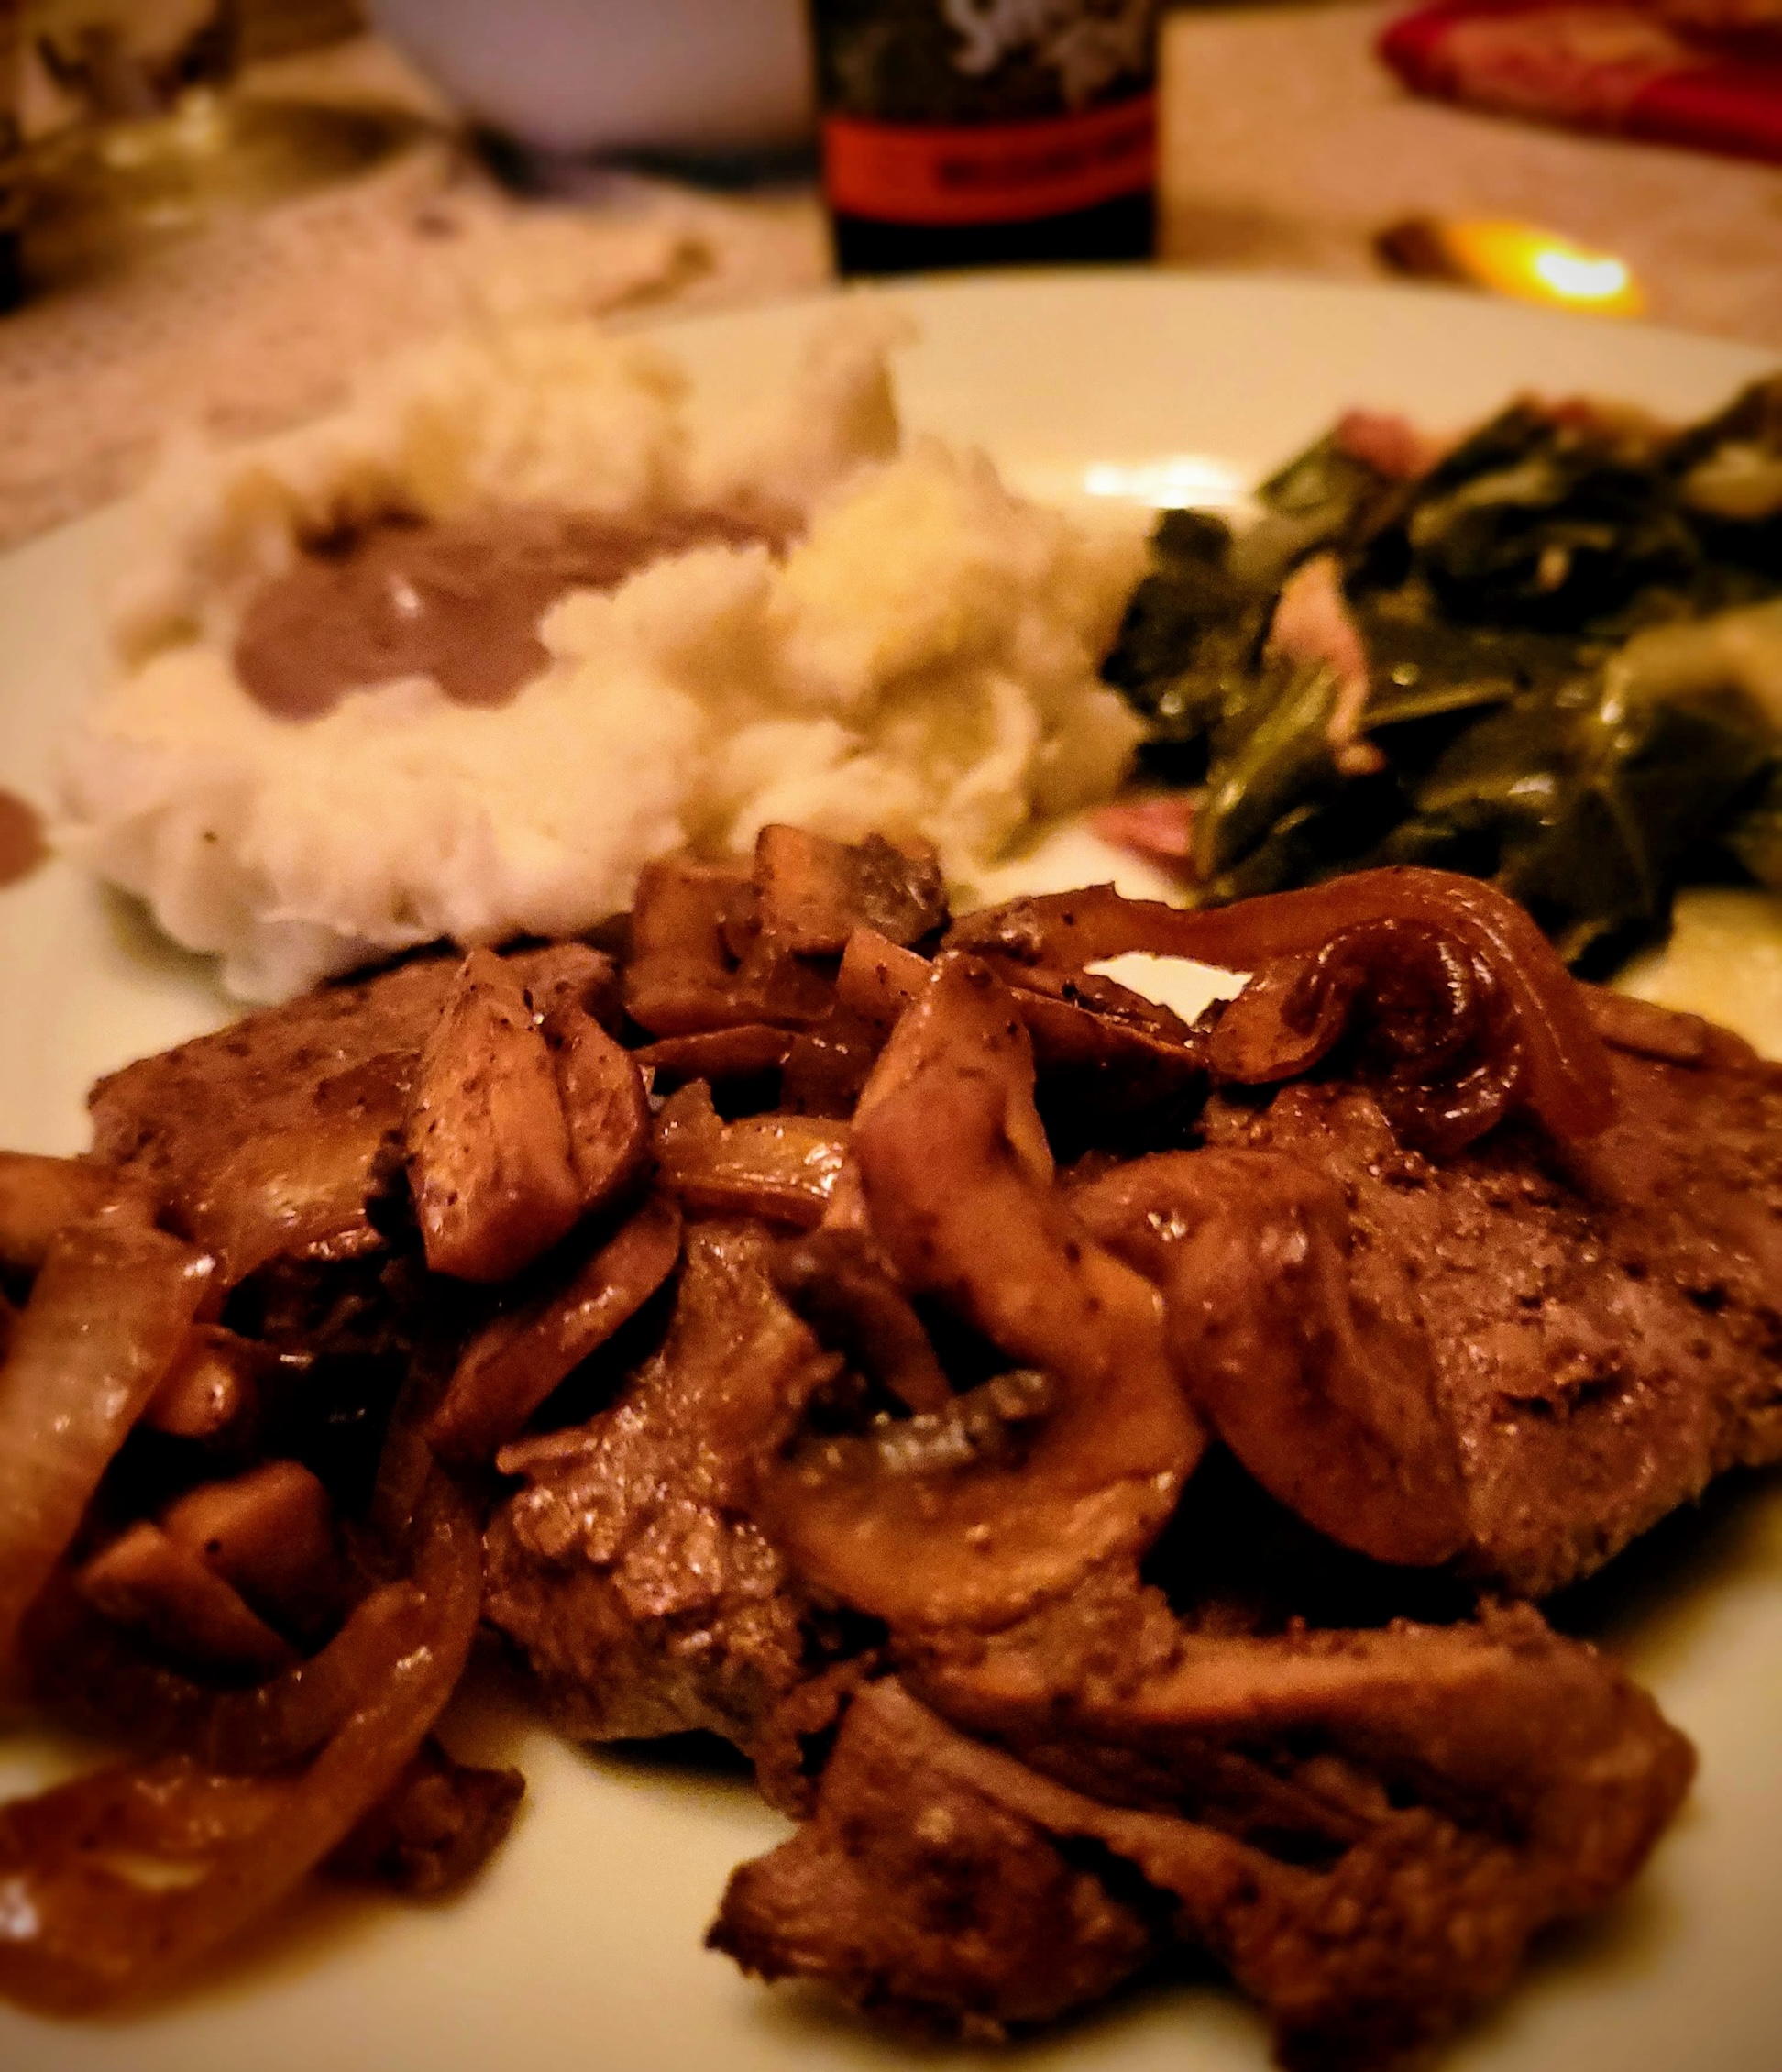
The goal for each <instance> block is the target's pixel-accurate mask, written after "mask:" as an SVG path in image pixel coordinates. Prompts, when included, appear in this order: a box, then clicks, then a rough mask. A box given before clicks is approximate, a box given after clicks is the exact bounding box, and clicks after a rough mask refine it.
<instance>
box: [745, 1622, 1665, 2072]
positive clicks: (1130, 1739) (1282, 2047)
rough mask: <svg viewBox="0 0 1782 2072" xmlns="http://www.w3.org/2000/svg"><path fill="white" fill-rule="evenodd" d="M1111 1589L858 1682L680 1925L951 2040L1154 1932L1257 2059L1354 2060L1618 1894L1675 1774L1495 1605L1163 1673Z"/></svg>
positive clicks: (1372, 2056)
mask: <svg viewBox="0 0 1782 2072" xmlns="http://www.w3.org/2000/svg"><path fill="white" fill-rule="evenodd" d="M1117 1595H1118V1593H1113V1595H1112V1596H1110V1597H1109V1598H1107V1599H1106V1601H1104V1602H1102V1603H1099V1604H1093V1605H1091V1606H1089V1607H1087V1608H1086V1609H1085V1608H1083V1607H1068V1606H1067V1607H1057V1608H1054V1610H1053V1611H1052V1612H1051V1613H1050V1614H1043V1615H1040V1616H1039V1618H1037V1619H1035V1620H1033V1621H1031V1622H1028V1626H1026V1627H1025V1628H1022V1629H1019V1630H1017V1632H1015V1633H1012V1634H1010V1635H1008V1636H1005V1637H1001V1638H999V1639H997V1640H993V1641H990V1642H988V1643H984V1642H978V1643H975V1644H972V1645H970V1646H967V1647H964V1648H963V1651H962V1652H960V1653H957V1654H954V1655H952V1656H951V1659H949V1658H948V1657H946V1656H944V1655H940V1654H937V1655H935V1656H934V1657H931V1658H930V1659H928V1660H926V1661H920V1662H918V1661H912V1662H911V1663H910V1664H909V1666H908V1668H907V1670H906V1681H904V1682H895V1681H893V1682H885V1683H879V1684H874V1685H872V1686H870V1687H869V1688H868V1689H867V1690H865V1691H864V1692H862V1693H861V1694H860V1695H859V1696H858V1697H856V1698H855V1700H854V1701H853V1703H852V1706H851V1707H850V1709H849V1711H848V1713H847V1714H846V1717H845V1718H844V1720H843V1722H842V1725H841V1730H840V1733H839V1735H838V1736H837V1739H836V1744H835V1750H834V1754H833V1756H832V1758H831V1759H830V1765H829V1768H828V1769H827V1770H826V1771H825V1772H824V1774H823V1777H822V1780H821V1782H820V1784H819V1791H818V1796H817V1802H816V1811H815V1813H814V1816H813V1817H812V1819H811V1820H810V1821H809V1822H808V1823H807V1824H806V1825H805V1826H804V1827H802V1828H801V1829H800V1830H799V1831H798V1833H797V1835H794V1837H793V1838H792V1839H791V1840H790V1841H789V1842H787V1843H786V1844H784V1845H782V1846H781V1847H780V1848H779V1849H777V1850H775V1852H774V1853H773V1854H772V1855H770V1856H768V1857H764V1858H763V1859H761V1860H760V1861H759V1862H756V1863H753V1864H748V1865H744V1866H743V1867H742V1868H741V1869H740V1870H739V1871H738V1872H736V1873H735V1875H734V1876H733V1877H732V1879H731V1884H730V1888H729V1890H727V1892H726V1894H725V1898H724V1902H723V1906H722V1910H721V1912H720V1915H719V1918H718V1922H717V1923H716V1925H715V1926H714V1928H713V1931H712V1935H711V1939H712V1941H713V1942H714V1943H715V1944H717V1945H718V1946H720V1947H721V1948H724V1949H727V1950H729V1951H730V1952H731V1954H732V1955H733V1956H736V1957H737V1958H738V1960H739V1961H740V1962H741V1963H742V1965H743V1966H744V1967H745V1968H747V1969H750V1970H753V1971H755V1972H757V1973H759V1974H761V1975H762V1976H764V1977H766V1978H776V1977H783V1976H786V1975H788V1974H791V1973H798V1974H802V1975H805V1976H812V1977H817V1978H823V1979H826V1980H827V1981H828V1982H830V1984H831V1985H833V1986H835V1987H837V1988H838V1989H840V1990H841V1991H842V1992H843V1993H844V1994H846V1995H847V1996H848V1997H849V1998H851V1999H852V2000H856V2001H858V2002H859V2003H861V2004H863V2005H866V2006H875V2007H878V2006H889V2007H893V2008H898V2007H902V2008H910V2009H915V2010H918V2011H922V2012H924V2013H926V2014H928V2015H929V2017H930V2018H932V2017H934V2016H936V2015H938V2014H940V2012H941V2011H951V2013H952V2015H953V2017H954V2018H955V2020H956V2021H959V2022H962V2023H964V2024H965V2025H966V2026H968V2027H975V2026H977V2025H979V2024H981V2023H982V2022H985V2021H986V2020H988V2021H994V2022H1024V2021H1029V2020H1033V2019H1036V2018H1038V2017H1039V2016H1041V2015H1044V2014H1050V2013H1055V2012H1058V2011H1062V2009H1063V2008H1065V2007H1067V2006H1070V2005H1072V2004H1074V2003H1080V2002H1082V2001H1084V2000H1090V1999H1092V1998H1095V1997H1097V1996H1098V1995H1099V1994H1101V1993H1103V1992H1105V1991H1106V1990H1107V1989H1108V1988H1109V1987H1110V1986H1111V1985H1112V1984H1114V1983H1116V1982H1117V1979H1118V1978H1121V1977H1122V1976H1124V1975H1125V1973H1126V1972H1127V1971H1128V1970H1129V1969H1131V1968H1133V1967H1136V1966H1137V1965H1138V1964H1139V1962H1141V1961H1142V1960H1143V1958H1144V1956H1146V1955H1147V1954H1148V1952H1149V1950H1150V1947H1152V1946H1155V1939H1156V1927H1157V1924H1158V1923H1159V1922H1160V1921H1161V1920H1166V1921H1168V1923H1170V1926H1171V1929H1172V1933H1173V1934H1175V1935H1177V1936H1179V1937H1181V1938H1182V1939H1183V1940H1185V1941H1188V1942H1190V1943H1193V1944H1194V1945H1199V1946H1201V1947H1203V1948H1205V1949H1206V1950H1207V1951H1209V1952H1210V1953H1211V1954H1213V1955H1214V1956H1216V1957H1217V1958H1219V1960H1220V1961H1221V1962H1223V1963H1224V1964H1225V1965H1226V1966H1227V1967H1228V1968H1229V1969H1230V1971H1231V1973H1232V1975H1233V1977H1234V1978H1236V1979H1237V1981H1238V1984H1240V1985H1241V1986H1242V1987H1243V1988H1244V1989H1246V1990H1247V1991H1248V1992H1249V1993H1250V1994H1252V1995H1253V1996H1254V1997H1255V1998H1257V1999H1258V2000H1260V2001H1261V2002H1262V2003H1263V2004H1264V2006H1265V2007H1266V2008H1267V2009H1268V2011H1269V2012H1270V2015H1271V2019H1272V2022H1273V2023H1274V2027H1275V2032H1276V2041H1277V2046H1278V2049H1279V2051H1280V2054H1281V2056H1282V2061H1283V2062H1284V2063H1286V2064H1288V2065H1291V2066H1306V2067H1312V2066H1317V2067H1339V2066H1358V2067H1359V2066H1370V2065H1378V2064H1381V2063H1382V2062H1385V2061H1387V2060H1389V2059H1391V2058H1392V2057H1394V2056H1396V2055H1398V2054H1400V2053H1401V2052H1403V2051H1406V2050H1410V2049H1414V2048H1416V2047H1418V2046H1420V2045H1421V2044H1425V2043H1427V2042H1429V2041H1431V2040H1433V2039H1434V2038H1436V2037H1437V2036H1439V2035H1440V2034H1441V2033H1444V2032H1445V2031H1446V2030H1447V2029H1448V2028H1449V2027H1451V2026H1452V2024H1453V2023H1454V2022H1456V2021H1457V2020H1458V2018H1459V2017H1460V2016H1461V2015H1463V2014H1464V2013H1465V2012H1466V2011H1468V2010H1469V2009H1470V2008H1471V2007H1473V2006H1475V2005H1476V2004H1478V2003H1479V2002H1480V2001H1481V2000H1484V1999H1486V1998H1488V1997H1490V1996H1491V1994H1493V1993H1495V1992H1497V1991H1499V1990H1501V1989H1502V1988H1503V1987H1504V1986H1505V1985H1506V1984H1507V1983H1508V1982H1509V1980H1510V1979H1511V1978H1512V1977H1513V1975H1514V1972H1515V1970H1516V1968H1517V1967H1518V1966H1519V1964H1520V1962H1521V1960H1522V1956H1523V1952H1524V1947H1525V1945H1526V1943H1527V1941H1528V1938H1529V1936H1530V1935H1531V1934H1534V1933H1535V1930H1536V1929H1538V1928H1540V1927H1541V1926H1543V1925H1544V1924H1545V1923H1548V1922H1550V1921H1553V1920H1556V1919H1559V1918H1563V1917H1564V1916H1566V1915H1568V1914H1573V1913H1577V1912H1582V1911H1584V1910H1587V1909H1589V1908H1590V1907H1593V1906H1597V1905H1601V1903H1602V1902H1603V1901H1605V1900H1607V1899H1608V1898H1609V1897H1610V1896H1612V1894H1613V1893H1614V1892H1615V1891H1616V1890H1619V1889H1620V1888H1621V1886H1622V1885H1623V1883H1624V1882H1625V1881H1626V1880H1627V1879H1629V1878H1631V1877H1632V1876H1633V1875H1634V1872H1635V1871H1636V1870H1637V1869H1638V1868H1639V1867H1640V1865H1641V1864H1642V1863H1643V1862H1644V1860H1645V1857H1646V1855H1647V1853H1648V1852H1649V1850H1650V1849H1651V1847H1652V1846H1653V1844H1654V1842H1655V1841H1656V1838H1657V1836H1658V1835H1659V1834H1660V1833H1661V1832H1662V1831H1663V1829H1664V1827H1665V1825H1666V1824H1667V1822H1668V1820H1669V1819H1670V1817H1671V1815H1672V1813H1674V1812H1675V1810H1676V1807H1677V1805H1678V1802H1679V1800H1680V1799H1681V1797H1682V1794H1683V1792H1684V1791H1685V1789H1686V1788H1687V1786H1688V1783H1689V1776H1690V1773H1691V1770H1692V1768H1693V1757H1692V1753H1691V1751H1690V1749H1689V1744H1688V1743H1687V1742H1686V1741H1685V1740H1684V1739H1683V1737H1682V1736H1680V1735H1678V1734H1677V1733H1676V1732H1675V1731H1674V1730H1673V1729H1671V1728H1670V1727H1668V1726H1667V1725H1666V1724H1665V1722H1664V1721H1663V1719H1662V1718H1661V1717H1660V1716H1659V1714H1658V1712H1657V1709H1656V1706H1655V1705H1654V1704H1653V1703H1652V1702H1651V1701H1650V1700H1649V1699H1648V1698H1646V1697H1645V1695H1644V1693H1642V1692H1639V1691H1637V1690H1635V1689H1634V1687H1633V1686H1632V1685H1631V1684H1629V1683H1628V1682H1626V1681H1625V1680H1624V1679H1623V1678H1622V1677H1621V1676H1620V1675H1619V1674H1618V1673H1617V1672H1615V1671H1614V1670H1612V1669H1611V1668H1610V1667H1609V1666H1608V1665H1607V1664H1605V1663H1604V1662H1603V1661H1601V1659H1600V1658H1598V1657H1597V1656H1596V1655H1595V1654H1594V1653H1593V1652H1592V1651H1591V1650H1590V1649H1589V1648H1584V1647H1581V1646H1579V1645H1578V1644H1576V1643H1572V1642H1568V1641H1564V1640H1561V1639H1559V1638H1558V1637H1556V1636H1555V1635H1553V1634H1552V1633H1550V1632H1549V1631H1548V1630H1547V1629H1546V1626H1544V1625H1543V1624H1542V1622H1541V1620H1540V1618H1539V1616H1538V1615H1536V1614H1535V1613H1534V1612H1532V1611H1528V1610H1526V1609H1524V1610H1521V1611H1517V1612H1513V1613H1510V1614H1506V1615H1500V1616H1497V1617H1495V1618H1490V1619H1487V1620H1486V1621H1485V1622H1483V1623H1482V1624H1481V1625H1480V1626H1470V1627H1458V1628H1435V1627H1419V1626H1396V1627H1393V1628H1391V1629H1386V1630H1383V1631H1380V1632H1374V1633H1293V1634H1290V1635H1286V1636H1282V1637H1275V1638H1272V1639H1266V1640H1263V1639H1252V1638H1245V1637H1236V1638H1233V1637H1225V1638H1220V1637H1211V1636H1206V1635H1188V1634H1185V1633H1183V1634H1179V1635H1178V1637H1177V1644H1176V1648H1175V1649H1174V1659H1173V1661H1172V1662H1170V1663H1169V1664H1168V1665H1167V1666H1164V1665H1163V1664H1161V1663H1160V1661H1159V1659H1158V1646H1159V1641H1160V1637H1161V1615H1160V1612H1159V1608H1158V1606H1157V1604H1156V1603H1155V1601H1151V1600H1147V1599H1145V1598H1142V1597H1134V1598H1133V1599H1131V1600H1130V1602H1129V1604H1128V1609H1127V1611H1126V1613H1125V1614H1124V1615H1122V1613H1121V1612H1120V1610H1119V1606H1118V1603H1117ZM1128 1642H1130V1643H1131V1645H1128ZM952 1645H954V1646H956V1647H958V1646H961V1645H962V1644H961V1643H960V1641H959V1638H958V1637H953V1639H952ZM1097 1663H1098V1664H1099V1667H1096V1666H1095V1665H1096V1664H1097ZM912 1685H913V1688H914V1690H915V1691H918V1692H920V1693H921V1696H922V1698H923V1699H925V1700H926V1701H927V1703H926V1704H925V1703H918V1699H917V1697H916V1696H915V1695H913V1694H912V1689H911V1686H912ZM930 1708H932V1709H930ZM940 1714H946V1715H947V1721H950V1722H951V1723H954V1724H951V1725H950V1724H947V1723H946V1722H943V1720H942V1718H941V1717H940ZM960 1727H964V1728H966V1729H968V1730H969V1732H970V1733H971V1735H973V1736H982V1737H983V1738H968V1737H967V1736H966V1734H965V1733H962V1732H960V1731H959V1730H958V1729H959V1728H960ZM992 1740H994V1741H995V1742H996V1743H999V1744H1001V1746H999V1747H993V1746H990V1745H989V1744H990V1742H991V1741H992ZM1048 1843H1050V1845H1051V1853H1050V1854H1049V1853H1048V1851H1047V1845H1048ZM1042 1934H1043V1935H1045V1936H1047V1937H1050V1938H1051V1944H1050V1956H1051V1963H1050V1964H1049V1965H1048V1967H1047V1971H1046V1977H1045V1978H1044V1980H1043V1982H1042V1983H1043V1988H1044V1989H1043V1991H1039V1992H1036V1989H1035V1982H1034V1979H1033V1975H1032V1971H1031V1968H1030V1963H1031V1952H1032V1950H1033V1949H1034V1948H1035V1946H1036V1945H1035V1943H1034V1941H1033V1938H1034V1937H1035V1936H1037V1935H1042ZM1038 1946H1039V1947H1041V1948H1045V1947H1046V1946H1047V1945H1038Z"/></svg>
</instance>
